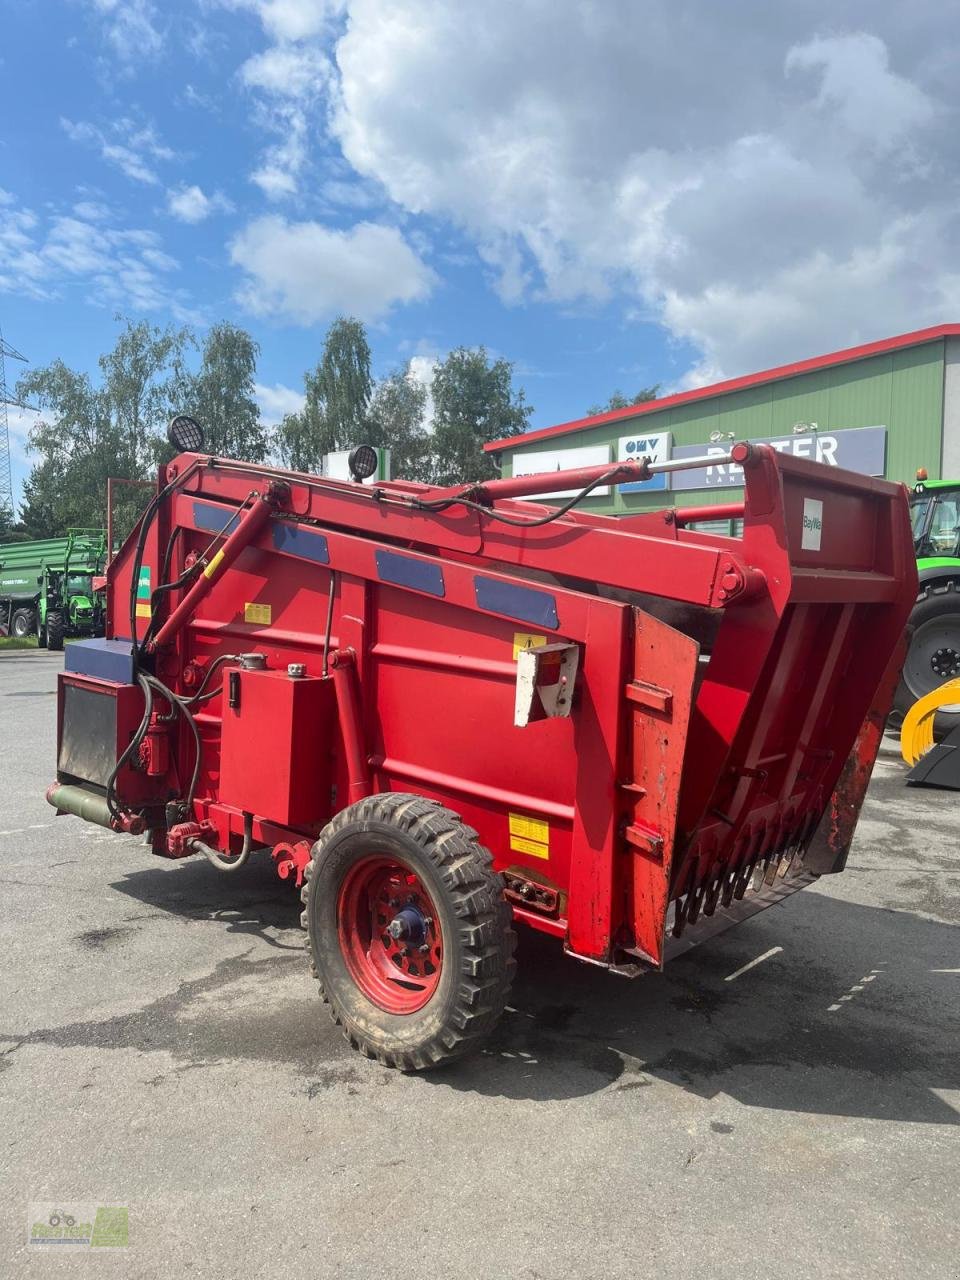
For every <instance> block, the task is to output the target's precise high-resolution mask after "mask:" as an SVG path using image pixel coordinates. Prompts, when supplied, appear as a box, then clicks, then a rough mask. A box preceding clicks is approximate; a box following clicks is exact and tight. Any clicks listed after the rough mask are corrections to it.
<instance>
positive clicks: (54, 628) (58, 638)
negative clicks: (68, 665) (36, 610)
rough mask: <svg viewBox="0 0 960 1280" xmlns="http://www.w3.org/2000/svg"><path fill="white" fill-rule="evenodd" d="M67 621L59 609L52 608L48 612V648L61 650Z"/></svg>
mask: <svg viewBox="0 0 960 1280" xmlns="http://www.w3.org/2000/svg"><path fill="white" fill-rule="evenodd" d="M65 631H66V623H65V622H64V619H63V614H62V613H61V612H60V610H59V609H51V610H50V612H49V613H48V614H47V648H48V649H50V650H60V649H62V648H63V636H64V632H65Z"/></svg>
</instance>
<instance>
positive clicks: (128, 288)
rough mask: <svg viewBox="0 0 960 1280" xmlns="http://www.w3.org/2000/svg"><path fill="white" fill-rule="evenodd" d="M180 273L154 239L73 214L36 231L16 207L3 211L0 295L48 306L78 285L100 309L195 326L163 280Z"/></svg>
mask: <svg viewBox="0 0 960 1280" xmlns="http://www.w3.org/2000/svg"><path fill="white" fill-rule="evenodd" d="M98 212H99V211H98ZM178 269H179V263H178V262H177V261H176V259H175V258H172V257H171V256H170V255H169V254H168V253H165V252H164V250H163V247H162V244H161V241H160V238H159V236H157V235H156V233H155V232H153V231H148V230H144V229H141V228H128V227H118V226H116V225H111V224H109V223H106V222H104V220H103V219H102V218H101V217H98V218H97V219H96V220H90V219H89V218H85V217H82V216H78V215H77V209H76V208H75V209H74V210H73V211H72V212H71V213H70V214H66V215H65V214H53V215H51V216H50V217H49V218H47V219H46V221H45V222H44V223H41V221H40V219H39V218H38V217H37V216H36V214H35V213H33V211H32V210H29V209H25V208H23V207H21V206H18V205H17V204H16V202H12V203H7V204H3V205H0V292H4V293H15V294H17V295H19V296H22V297H30V298H34V299H37V300H39V301H48V300H50V299H53V298H57V297H60V296H61V295H62V294H63V292H64V291H65V290H67V289H69V288H70V287H71V286H73V285H80V286H82V290H83V296H84V297H85V298H87V299H88V300H89V301H91V302H94V303H99V304H100V305H104V306H114V307H117V306H119V307H125V308H129V309H130V310H132V311H143V312H156V311H169V312H170V313H171V314H172V315H174V316H175V317H177V318H178V319H181V320H195V319H197V316H196V313H195V312H193V311H191V309H190V307H189V306H188V303H187V301H186V299H185V295H184V293H183V291H182V290H180V289H178V288H176V287H174V286H171V285H170V284H168V283H167V281H166V280H165V279H164V277H165V276H169V275H170V274H171V273H173V272H175V271H176V270H178Z"/></svg>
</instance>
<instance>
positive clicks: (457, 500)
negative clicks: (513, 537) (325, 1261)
mask: <svg viewBox="0 0 960 1280" xmlns="http://www.w3.org/2000/svg"><path fill="white" fill-rule="evenodd" d="M620 470H621V468H620V467H611V468H610V470H609V471H605V472H604V473H603V475H602V476H597V478H596V479H595V480H591V481H590V483H589V484H588V485H584V487H583V488H582V489H580V490H579V491H578V492H577V493H575V494H574V495H573V497H572V498H569V499H568V500H567V501H566V502H565V503H564V504H563V505H562V506H560V507H557V509H556V510H555V511H548V512H547V514H546V515H544V516H534V517H533V519H530V520H525V519H519V520H518V519H515V518H514V517H512V516H507V515H504V514H503V512H502V511H495V510H494V508H493V507H487V506H484V504H483V503H482V502H473V501H471V499H470V498H468V497H467V496H466V494H464V495H463V497H454V498H437V499H435V500H434V501H432V502H431V501H425V500H424V499H422V498H418V499H414V503H413V505H414V506H415V507H417V508H418V510H420V511H432V512H435V513H439V512H441V511H446V510H447V509H448V508H449V507H452V506H455V505H456V506H462V507H467V508H468V509H469V510H471V511H479V512H480V514H481V515H484V516H488V517H489V518H490V519H491V520H499V522H500V523H501V524H509V525H511V526H513V527H514V528H516V529H525V528H530V529H534V528H536V527H537V526H538V525H544V524H550V523H551V522H552V521H554V520H559V519H560V517H561V516H565V515H566V514H567V512H568V511H569V510H571V508H573V507H575V506H576V505H577V503H578V502H582V501H583V500H584V498H586V497H588V496H589V495H590V494H591V493H592V492H593V491H594V489H597V488H599V487H600V485H604V484H609V483H610V482H611V480H613V478H614V476H616V475H617V474H618V472H619V471H620ZM477 487H480V486H477ZM472 492H474V490H473V489H468V490H467V493H472Z"/></svg>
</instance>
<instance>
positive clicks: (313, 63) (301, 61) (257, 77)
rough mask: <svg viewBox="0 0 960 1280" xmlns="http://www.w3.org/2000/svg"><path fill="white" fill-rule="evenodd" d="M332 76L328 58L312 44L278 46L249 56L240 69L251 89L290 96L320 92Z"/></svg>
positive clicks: (300, 96)
mask: <svg viewBox="0 0 960 1280" xmlns="http://www.w3.org/2000/svg"><path fill="white" fill-rule="evenodd" d="M329 76H330V63H329V61H328V60H327V58H326V57H324V55H323V54H322V53H321V52H320V50H319V49H316V48H314V47H313V46H310V45H307V46H300V45H275V46H274V47H273V48H271V49H267V50H265V51H264V52H263V53H258V54H256V55H255V56H254V57H252V58H248V59H247V61H246V62H245V63H244V64H243V66H242V67H241V68H240V78H241V79H242V80H243V83H244V84H245V85H246V86H247V87H248V88H249V89H263V90H264V91H265V92H266V93H271V94H277V95H278V96H281V97H290V98H302V97H305V96H309V95H314V94H317V93H319V92H320V91H321V90H322V89H323V88H324V87H325V85H326V84H327V82H328V80H329Z"/></svg>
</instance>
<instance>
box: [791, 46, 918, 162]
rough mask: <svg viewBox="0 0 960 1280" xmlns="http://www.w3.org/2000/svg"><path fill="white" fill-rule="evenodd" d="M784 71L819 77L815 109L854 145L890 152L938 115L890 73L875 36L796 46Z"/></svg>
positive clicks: (883, 49)
mask: <svg viewBox="0 0 960 1280" xmlns="http://www.w3.org/2000/svg"><path fill="white" fill-rule="evenodd" d="M785 65H786V70H787V72H788V74H789V73H791V72H794V71H811V72H813V73H814V74H815V76H816V74H817V73H819V80H820V84H819V91H818V93H817V98H816V105H817V107H818V108H819V109H820V110H821V111H822V112H823V113H824V115H825V116H826V117H827V118H828V119H829V117H830V116H831V115H834V116H836V117H837V118H839V120H840V121H841V122H842V124H843V127H844V129H845V130H846V132H847V133H849V134H850V136H851V137H852V138H854V139H856V140H857V141H858V142H867V143H870V144H872V145H873V146H875V147H876V149H877V150H878V151H880V152H881V153H886V152H889V151H892V150H894V149H895V148H896V147H897V145H898V144H899V143H901V142H902V141H903V139H904V138H905V137H908V136H909V135H910V133H911V132H912V131H913V130H914V129H916V128H917V127H919V126H923V125H927V124H929V123H930V122H931V121H932V120H933V119H934V118H935V116H936V109H935V107H934V104H933V103H932V102H931V100H930V99H929V98H928V97H927V95H926V94H925V93H923V92H922V91H921V90H920V89H919V88H917V86H916V85H915V84H911V83H910V81H909V80H907V79H905V78H904V77H903V76H900V75H897V74H896V73H895V72H893V71H891V69H890V55H889V51H888V49H887V46H886V45H885V44H884V43H883V41H882V40H881V39H879V38H878V37H877V36H875V35H869V34H867V33H866V32H857V33H856V34H854V35H845V36H817V37H815V38H814V39H812V40H809V41H807V42H806V43H805V44H800V45H795V46H794V47H793V48H792V49H791V50H790V51H789V53H788V54H787V59H786V64H785Z"/></svg>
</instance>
